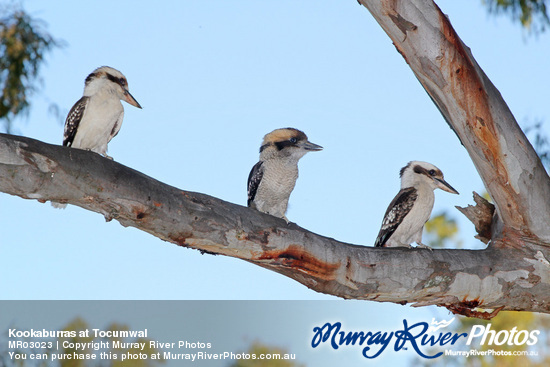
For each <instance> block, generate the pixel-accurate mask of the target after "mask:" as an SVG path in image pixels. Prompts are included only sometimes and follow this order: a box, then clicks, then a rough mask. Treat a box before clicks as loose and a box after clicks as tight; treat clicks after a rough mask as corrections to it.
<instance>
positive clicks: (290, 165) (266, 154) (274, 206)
mask: <svg viewBox="0 0 550 367" xmlns="http://www.w3.org/2000/svg"><path fill="white" fill-rule="evenodd" d="M322 149H323V147H321V146H319V145H317V144H313V143H311V142H309V141H308V139H307V136H306V134H304V133H303V132H302V131H300V130H297V129H293V128H285V129H277V130H274V131H272V132H270V133H269V134H267V135H266V136H265V137H264V140H263V143H262V146H261V147H260V161H259V162H258V163H256V165H254V167H253V168H252V170H251V171H250V175H249V176H248V206H249V207H251V208H254V209H256V210H259V211H261V212H264V213H267V214H271V215H273V216H276V217H279V218H283V219H284V220H286V221H287V222H288V219H287V218H286V216H285V213H286V209H287V206H288V199H289V197H290V194H291V193H292V190H293V189H294V185H295V184H296V179H297V178H298V161H299V160H300V158H302V157H303V156H304V155H305V154H306V153H307V152H312V151H318V150H322Z"/></svg>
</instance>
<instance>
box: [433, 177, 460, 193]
mask: <svg viewBox="0 0 550 367" xmlns="http://www.w3.org/2000/svg"><path fill="white" fill-rule="evenodd" d="M435 182H436V183H437V187H439V188H440V189H441V190H443V191H447V192H450V193H451V194H458V191H456V190H455V189H454V188H453V187H452V186H451V185H449V184H448V183H447V181H445V180H444V179H442V178H436V179H435Z"/></svg>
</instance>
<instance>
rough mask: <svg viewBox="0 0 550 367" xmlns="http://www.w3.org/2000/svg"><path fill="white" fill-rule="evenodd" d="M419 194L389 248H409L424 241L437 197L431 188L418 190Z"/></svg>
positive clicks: (389, 242) (390, 240)
mask: <svg viewBox="0 0 550 367" xmlns="http://www.w3.org/2000/svg"><path fill="white" fill-rule="evenodd" d="M417 194H418V196H417V198H416V200H415V202H414V205H413V207H412V209H411V211H410V212H409V213H408V214H407V215H406V216H405V218H404V219H403V221H402V222H401V224H400V225H399V226H398V227H397V229H396V230H395V232H394V233H393V234H392V236H391V237H390V239H389V240H388V246H390V247H393V246H407V245H410V244H411V243H413V242H417V243H420V242H421V241H422V230H423V229H424V224H425V223H426V221H427V220H428V219H430V215H431V213H432V209H433V206H434V201H435V196H434V192H433V190H432V189H431V188H429V187H420V188H417Z"/></svg>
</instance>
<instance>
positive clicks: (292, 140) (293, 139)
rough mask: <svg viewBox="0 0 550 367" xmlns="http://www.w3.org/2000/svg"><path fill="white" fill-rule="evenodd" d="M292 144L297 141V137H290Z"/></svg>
mask: <svg viewBox="0 0 550 367" xmlns="http://www.w3.org/2000/svg"><path fill="white" fill-rule="evenodd" d="M289 141H290V142H291V143H292V144H296V143H297V142H298V139H296V138H290V140H289Z"/></svg>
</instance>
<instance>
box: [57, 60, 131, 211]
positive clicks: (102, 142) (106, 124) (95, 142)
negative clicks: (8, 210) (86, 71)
mask: <svg viewBox="0 0 550 367" xmlns="http://www.w3.org/2000/svg"><path fill="white" fill-rule="evenodd" d="M84 83H85V84H84V94H83V96H82V98H80V99H79V100H78V102H76V103H75V104H74V106H73V107H72V108H71V110H70V111H69V114H68V115H67V119H66V120H65V130H64V132H63V146H66V147H72V148H79V149H85V150H91V151H92V152H96V153H99V154H102V155H104V156H105V157H107V158H109V159H112V158H111V157H109V156H108V155H107V144H108V143H109V142H110V141H111V139H112V138H114V137H115V136H116V134H118V131H119V130H120V126H121V125H122V119H123V118H124V107H122V103H120V100H123V101H126V102H128V103H129V104H131V105H132V106H136V107H137V108H141V106H140V105H139V103H138V101H136V100H135V98H134V97H132V95H131V94H130V92H129V91H128V82H127V81H126V77H125V76H124V75H122V73H121V72H120V71H118V70H116V69H113V68H111V67H108V66H102V67H100V68H97V69H95V70H94V71H93V72H92V73H91V74H90V75H88V76H87V77H86V80H85V82H84ZM52 206H54V207H55V208H59V209H63V208H65V207H66V206H67V204H61V203H56V202H52Z"/></svg>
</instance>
